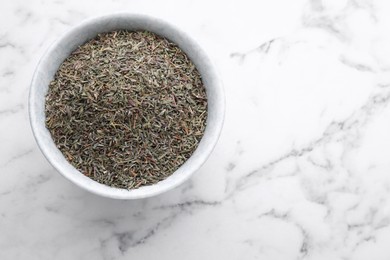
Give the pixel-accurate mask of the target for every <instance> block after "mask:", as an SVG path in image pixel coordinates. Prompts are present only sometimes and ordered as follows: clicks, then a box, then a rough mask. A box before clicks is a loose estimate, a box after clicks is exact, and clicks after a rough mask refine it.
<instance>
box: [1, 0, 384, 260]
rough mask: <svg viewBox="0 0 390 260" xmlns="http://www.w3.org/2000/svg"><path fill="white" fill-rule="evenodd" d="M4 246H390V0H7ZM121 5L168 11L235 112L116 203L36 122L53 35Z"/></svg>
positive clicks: (96, 255)
mask: <svg viewBox="0 0 390 260" xmlns="http://www.w3.org/2000/svg"><path fill="white" fill-rule="evenodd" d="M0 6H1V7H0V126H1V128H0V145H1V146H0V259H1V260H8V259H12V260H14V259H29V260H34V259H39V260H41V259H94V260H100V259H102V260H109V259H143V260H145V259H161V260H163V259H164V260H165V259H166V260H168V259H169V260H171V259H186V260H192V259H194V260H198V259H227V260H230V259H232V260H233V259H246V260H247V259H248V260H250V259H266V260H284V259H286V260H290V259H291V260H296V259H305V260H309V259H310V260H365V259H367V260H382V259H383V260H388V259H390V246H389V245H390V105H389V103H390V34H389V33H390V15H389V14H390V2H389V1H388V0H382V1H368V0H322V1H321V0H311V1H308V0H298V1H288V0H284V1H282V0H276V1H246V0H242V1H223V2H222V1H221V2H217V1H213V2H212V1H208V0H202V1H193V2H190V1H171V0H170V1H149V0H148V1H142V0H135V1H125V0H112V1H92V0H87V1H80V0H71V1H63V0H55V1H48V0H40V1H38V0H30V1H21V0H19V1H17V0H16V1H6V0H3V1H2V3H1V5H0ZM115 11H132V12H140V13H147V14H151V15H156V16H159V17H161V18H163V19H165V20H168V21H169V22H172V23H175V24H178V25H179V26H180V27H181V28H182V29H184V30H186V31H187V32H188V33H189V34H191V35H192V36H193V37H195V38H196V39H198V40H199V43H200V44H201V45H202V46H204V48H205V49H206V50H207V51H208V52H209V53H210V55H211V57H212V58H213V59H214V61H215V63H216V65H217V67H218V68H219V70H220V73H221V75H222V78H223V80H224V83H225V88H226V95H227V116H226V123H225V127H224V130H223V133H222V136H221V139H220V142H219V144H218V146H217V147H216V149H215V151H214V153H213V154H212V156H211V157H210V159H209V160H208V161H207V163H206V164H205V165H204V166H203V167H202V168H201V170H200V171H199V172H198V173H197V174H196V175H195V176H194V177H193V178H192V179H191V180H190V181H189V182H187V183H186V184H184V185H183V186H181V187H179V188H177V189H176V190H173V191H171V192H168V193H166V194H163V195H161V196H158V197H154V198H151V199H146V200H139V201H115V200H110V199H104V198H101V197H98V196H95V195H92V194H90V193H88V192H86V191H84V190H81V189H79V188H78V187H76V186H75V185H74V184H72V183H70V182H68V181H67V180H66V179H64V178H63V177H61V176H60V175H59V174H57V173H56V172H55V170H54V169H53V168H52V167H51V166H50V165H49V163H48V162H47V161H46V160H45V158H44V157H43V155H42V154H41V153H40V151H39V149H38V147H37V145H36V143H35V141H34V139H33V136H32V134H31V130H30V126H29V122H28V111H27V97H28V91H29V82H30V80H31V77H32V74H33V70H34V68H35V66H36V64H37V62H38V60H39V58H40V56H41V55H42V53H43V52H44V50H45V49H46V48H47V47H48V46H49V45H50V43H51V42H53V40H55V39H56V37H58V36H59V35H60V34H62V33H63V32H64V31H66V30H67V29H68V28H70V27H71V26H73V25H75V24H77V23H79V22H80V21H82V20H83V19H85V18H88V17H91V16H96V15H100V14H106V13H109V12H115Z"/></svg>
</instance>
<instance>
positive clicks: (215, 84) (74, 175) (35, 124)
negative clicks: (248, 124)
mask: <svg viewBox="0 0 390 260" xmlns="http://www.w3.org/2000/svg"><path fill="white" fill-rule="evenodd" d="M116 19H124V20H128V21H130V22H135V21H141V23H142V22H144V23H150V24H151V25H152V27H153V26H154V25H158V26H157V27H162V26H163V27H164V30H167V31H168V32H169V33H170V34H172V35H177V36H178V37H181V38H180V39H184V40H183V42H181V44H182V46H180V44H178V43H177V44H178V45H179V47H180V48H181V49H183V46H185V45H189V46H192V47H193V48H194V49H195V50H196V51H197V52H199V53H196V55H195V54H194V55H195V56H199V59H203V63H204V64H206V68H198V66H197V64H196V62H195V60H193V57H190V59H191V60H192V61H193V62H194V63H195V65H196V66H197V69H198V70H199V72H200V74H201V76H202V77H203V76H204V73H208V75H207V76H208V77H209V78H211V79H212V81H211V83H210V86H209V87H206V90H207V88H211V89H212V90H213V91H214V92H215V93H216V94H215V95H214V98H213V102H215V103H214V107H215V108H214V109H215V110H216V111H213V112H214V113H215V114H216V116H214V121H213V124H212V126H213V128H212V129H211V130H210V128H208V125H209V124H208V123H209V116H208V118H207V125H206V129H205V133H204V136H203V137H205V136H206V134H207V137H208V138H207V140H206V141H207V143H205V141H204V139H205V138H203V137H202V140H201V141H200V143H199V144H198V148H199V147H200V146H201V145H202V151H203V152H202V154H196V152H197V151H198V150H199V149H198V148H197V149H196V150H195V152H194V153H193V154H192V155H191V157H190V158H189V159H188V160H187V161H186V162H185V163H184V164H183V165H182V166H180V167H179V169H178V170H176V171H175V172H174V173H173V174H172V175H170V176H169V177H167V178H166V179H165V180H163V181H160V182H158V183H157V184H154V185H147V186H141V187H140V188H138V189H130V190H127V189H120V188H114V187H111V186H107V185H104V184H100V183H98V182H96V181H94V180H92V179H90V178H88V177H86V176H85V175H84V174H82V173H81V172H79V171H78V170H77V169H76V168H74V167H73V166H72V165H71V164H70V163H69V162H68V161H67V160H65V161H66V162H64V160H63V159H64V157H63V155H62V153H61V152H60V151H59V149H58V148H56V147H55V144H54V141H53V140H52V139H51V136H50V140H51V143H50V141H49V143H48V139H47V132H48V130H47V128H46V125H45V124H44V123H39V116H37V115H38V114H39V113H38V112H39V111H38V108H37V106H36V103H37V102H38V101H37V97H38V96H39V94H37V93H38V92H39V91H37V90H38V89H39V88H41V87H42V86H41V85H40V84H39V82H40V79H39V77H40V75H39V74H40V72H41V70H42V66H43V67H44V66H48V65H46V63H48V62H49V61H50V56H51V54H53V53H55V52H56V50H57V49H58V48H59V47H60V45H61V43H62V42H64V41H65V40H66V39H68V38H69V37H70V36H72V34H73V33H77V31H79V30H82V29H83V28H87V27H88V26H92V27H93V26H94V24H99V22H102V21H113V20H116ZM118 29H119V28H118ZM145 30H149V29H145ZM150 31H153V30H150ZM101 32H104V30H98V32H97V33H101ZM155 33H157V34H159V32H155ZM163 37H166V38H167V39H169V40H172V39H170V38H169V37H167V36H165V35H163ZM86 40H88V39H86ZM172 41H173V40H172ZM84 42H85V41H84ZM183 51H185V50H183ZM185 52H186V51H185ZM186 54H187V55H188V56H190V55H189V53H187V52H186ZM198 54H199V55H198ZM196 58H197V59H198V57H196ZM61 63H62V61H61V62H60V64H61ZM57 69H58V68H57ZM57 69H55V71H57ZM202 69H204V71H203V74H202V72H201V71H202ZM45 93H46V92H45ZM28 101H29V104H28V108H29V119H30V126H31V129H32V132H33V135H34V138H35V140H36V142H37V144H38V146H39V148H40V150H41V152H42V153H43V155H44V156H45V157H46V159H47V160H48V161H49V163H50V164H51V165H52V166H53V167H54V168H55V169H56V170H57V171H58V172H59V173H60V174H61V175H62V176H64V177H65V178H66V179H68V180H70V181H71V182H73V183H74V184H76V185H77V186H79V187H81V188H83V189H85V190H87V191H89V192H92V193H94V194H97V195H100V196H103V197H108V198H113V199H140V198H147V197H152V196H156V195H159V194H161V193H163V192H166V191H168V190H171V189H174V188H176V187H177V186H179V185H181V184H182V183H184V182H185V181H186V180H187V179H189V178H190V177H191V176H192V174H193V173H194V172H195V171H196V170H198V169H199V168H200V167H201V166H202V165H203V164H204V162H205V161H206V159H207V158H208V156H209V155H210V154H211V152H212V151H213V149H214V148H215V146H216V144H217V141H218V139H219V136H220V134H221V131H222V127H223V123H224V118H225V93H224V89H223V85H222V82H221V79H220V77H219V74H218V71H217V70H216V66H215V65H214V64H213V62H212V60H211V59H210V58H209V56H208V55H207V53H206V52H205V51H204V50H203V48H201V47H200V46H199V44H198V43H197V42H196V41H195V40H194V39H193V38H192V37H190V36H189V35H188V34H187V33H185V32H184V31H182V30H181V29H179V28H178V27H177V26H175V25H173V24H171V23H168V22H166V21H165V20H163V19H161V18H157V17H152V16H150V15H146V14H139V13H129V12H117V13H112V14H106V15H101V16H95V17H92V18H89V19H86V20H84V21H82V22H81V23H79V24H78V25H76V26H73V27H72V28H70V29H69V30H67V31H66V32H65V33H64V34H62V35H61V36H60V37H59V38H58V39H57V40H56V41H54V42H53V43H52V44H51V45H50V46H49V48H47V50H46V51H45V52H44V54H43V55H42V57H41V59H40V60H39V62H38V64H37V66H36V68H35V71H34V75H33V77H32V81H31V84H30V93H29V100H28ZM209 107H210V106H209V105H208V113H209V112H210V111H209ZM44 118H45V117H44ZM45 135H46V136H45ZM45 138H46V139H45ZM202 141H203V142H202ZM53 146H54V148H53ZM53 149H54V150H53ZM55 149H56V150H55ZM58 152H59V153H60V154H61V156H62V157H63V159H61V158H58V156H57V157H56V156H55V155H54V154H55V153H57V155H58ZM195 154H196V156H195V157H196V158H193V157H194V155H195ZM72 168H73V169H72ZM180 170H181V171H180ZM176 173H178V174H179V175H178V176H175V177H174V178H172V176H173V175H174V174H176Z"/></svg>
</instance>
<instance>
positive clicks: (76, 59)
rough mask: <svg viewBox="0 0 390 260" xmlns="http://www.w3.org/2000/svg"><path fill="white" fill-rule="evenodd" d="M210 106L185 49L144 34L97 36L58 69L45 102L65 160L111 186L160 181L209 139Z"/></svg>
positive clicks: (121, 186)
mask: <svg viewBox="0 0 390 260" xmlns="http://www.w3.org/2000/svg"><path fill="white" fill-rule="evenodd" d="M206 117H207V100H206V93H205V89H204V86H203V83H202V80H201V76H200V75H199V72H198V71H197V69H196V68H195V66H194V64H193V63H192V62H191V61H190V60H189V58H188V57H187V55H186V54H185V53H184V52H183V51H182V50H180V49H179V47H178V46H177V45H176V44H174V43H172V42H170V41H168V40H167V39H164V38H162V37H160V36H157V35H156V34H153V33H150V32H146V31H114V32H110V33H105V34H99V35H98V36H97V37H96V38H94V39H92V40H90V41H88V42H87V43H85V44H84V45H82V46H80V47H79V48H77V49H76V50H75V51H74V52H73V53H72V54H71V55H70V56H69V57H68V58H67V59H66V60H65V61H64V62H63V63H62V65H61V66H60V68H59V69H58V71H57V73H56V74H55V76H54V80H53V81H52V82H51V83H50V86H49V90H48V93H47V96H46V126H47V128H48V129H49V131H50V133H51V135H52V138H53V140H54V142H55V144H56V145H57V147H58V148H59V149H60V151H61V152H62V153H63V154H64V156H65V157H66V158H67V160H68V161H69V162H70V163H71V164H72V165H73V166H74V167H75V168H76V169H78V170H79V171H80V172H82V173H83V174H84V175H86V176H88V177H90V178H91V179H93V180H95V181H97V182H99V183H102V184H105V185H109V186H112V187H117V188H125V189H134V188H138V187H140V186H143V185H151V184H154V183H157V182H159V181H161V180H163V179H165V178H167V177H168V176H169V175H171V174H172V173H173V172H174V171H175V170H176V169H178V168H179V167H180V166H181V165H182V164H183V163H184V162H185V161H186V160H187V159H188V158H189V157H190V156H191V154H192V153H193V152H194V150H195V149H196V147H197V145H198V143H199V141H200V139H201V138H202V136H203V133H204V130H205V125H206Z"/></svg>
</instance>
